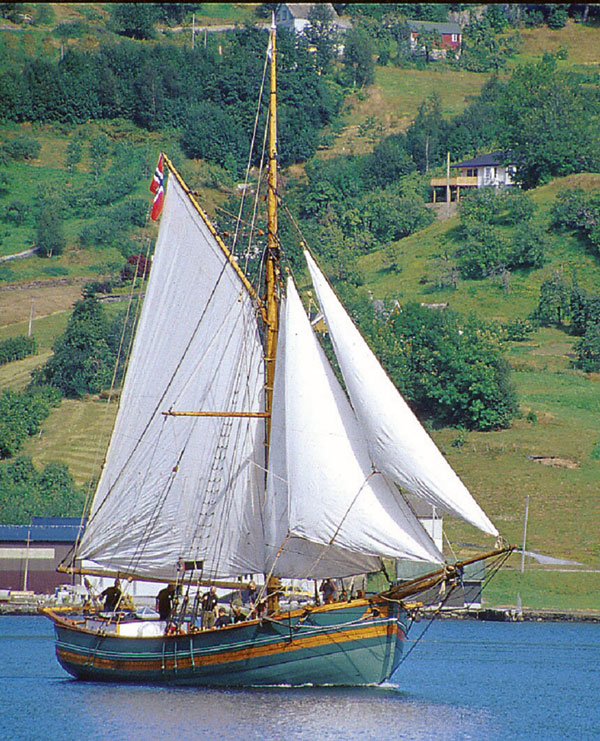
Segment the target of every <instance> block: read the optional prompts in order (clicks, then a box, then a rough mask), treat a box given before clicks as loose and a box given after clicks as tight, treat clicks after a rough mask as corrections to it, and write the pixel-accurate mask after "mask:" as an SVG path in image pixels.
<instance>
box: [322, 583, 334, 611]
mask: <svg viewBox="0 0 600 741" xmlns="http://www.w3.org/2000/svg"><path fill="white" fill-rule="evenodd" d="M320 590H321V592H323V604H325V605H330V604H331V603H332V602H334V601H335V593H336V592H337V587H336V585H335V584H334V583H333V582H332V581H331V579H324V580H323V582H322V583H321V587H320Z"/></svg>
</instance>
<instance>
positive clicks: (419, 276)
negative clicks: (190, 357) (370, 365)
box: [0, 3, 600, 608]
mask: <svg viewBox="0 0 600 741" xmlns="http://www.w3.org/2000/svg"><path fill="white" fill-rule="evenodd" d="M90 7H91V6H90ZM94 8H96V5H94ZM98 9H99V12H101V13H103V12H104V9H103V7H102V6H101V5H98ZM217 9H218V10H217ZM82 12H83V11H82V10H81V6H72V5H69V4H59V5H58V6H57V22H63V21H64V20H73V19H75V20H76V19H77V18H79V17H80V16H81V13H82ZM86 12H88V11H86ZM240 13H241V14H242V15H243V14H244V13H246V4H233V3H231V4H225V3H224V4H221V5H220V6H217V5H213V4H204V5H203V11H202V15H201V17H197V18H196V22H197V23H198V24H201V23H207V24H208V23H212V24H217V23H220V22H222V23H229V22H232V21H236V20H240ZM599 34H600V32H599V31H598V29H597V28H594V27H583V26H581V25H580V24H573V23H569V24H568V26H567V27H566V28H565V29H563V30H561V31H550V30H549V29H534V30H528V31H522V32H521V36H522V45H521V47H520V51H519V54H518V56H517V57H516V58H515V60H513V62H512V63H511V64H516V63H518V62H520V61H527V60H530V59H533V58H536V57H539V56H540V55H541V54H542V53H543V52H544V51H546V50H549V51H555V50H557V49H559V48H565V49H566V50H567V57H566V59H564V60H562V61H561V62H560V64H561V65H563V66H569V65H571V66H573V67H582V66H585V67H587V68H590V69H598V65H599V64H600V44H598V43H597V40H598V37H599ZM485 80H486V76H485V75H477V74H473V73H467V72H464V71H457V70H454V69H450V68H446V67H442V66H434V65H432V67H431V69H425V70H400V69H397V68H394V67H379V68H377V71H376V82H375V85H374V86H372V87H371V88H369V89H368V90H366V91H363V92H362V93H361V94H357V95H355V96H354V97H353V98H352V99H351V101H350V106H349V107H348V110H347V114H346V119H345V128H344V129H343V130H342V132H341V134H339V136H338V137H337V138H336V140H335V143H334V145H333V147H332V148H331V149H329V150H323V151H322V152H320V154H319V156H325V157H327V156H331V154H340V153H347V154H349V153H358V152H363V151H368V149H370V148H372V146H373V145H374V143H375V142H376V141H377V139H378V138H379V137H380V136H383V135H385V134H387V133H391V132H394V131H401V130H404V129H405V128H406V126H407V125H408V123H409V122H410V121H411V120H412V119H413V118H414V116H415V114H416V112H417V110H418V106H419V104H420V102H421V100H422V99H423V98H424V97H426V96H427V95H429V94H430V93H431V92H434V91H435V92H438V93H439V94H440V96H441V99H442V106H443V110H444V112H445V114H446V115H451V114H452V115H453V114H455V113H457V112H459V111H460V110H462V108H463V107H464V106H465V104H466V102H467V101H468V99H469V97H470V96H473V95H476V94H477V92H478V91H479V90H480V89H481V86H482V85H483V84H484V82H485ZM102 128H103V130H104V131H105V132H106V133H108V134H109V136H111V137H113V136H114V137H115V138H118V137H124V138H127V139H128V140H132V141H134V142H135V143H137V144H148V145H149V146H151V147H152V148H153V149H154V150H156V151H158V149H159V148H160V147H166V148H167V150H168V149H169V146H172V144H173V142H174V139H175V137H174V135H173V134H172V133H170V134H164V135H162V134H158V133H148V132H145V131H142V130H139V129H137V128H135V127H133V126H131V125H129V124H123V123H122V122H114V123H112V124H110V125H109V124H106V125H105V124H103V125H102ZM17 132H27V133H30V134H32V135H33V136H35V138H37V139H39V140H40V142H41V145H42V149H41V153H40V156H39V158H38V159H37V160H35V161H33V162H31V163H23V162H20V163H14V164H11V165H9V166H8V168H7V175H8V186H7V187H8V193H7V194H4V195H3V196H2V198H3V201H2V203H6V201H7V200H27V199H30V198H31V197H32V194H33V193H34V192H35V190H36V188H37V187H38V186H39V185H40V184H46V187H48V186H47V184H48V183H51V182H54V181H55V180H56V179H61V180H64V179H67V178H68V177H69V174H68V172H67V170H66V165H65V152H66V146H67V142H68V138H69V136H70V135H71V134H72V133H73V132H72V131H70V130H68V129H65V128H61V127H58V126H49V125H45V126H39V127H35V128H34V127H31V126H28V125H27V124H21V125H11V126H7V127H4V128H0V134H2V136H3V138H4V137H6V136H7V135H8V136H12V135H14V134H15V133H17ZM89 168H90V163H89V160H88V159H86V157H84V159H83V161H82V163H81V165H79V166H78V171H79V174H78V173H75V174H74V175H73V178H75V180H76V179H77V177H83V176H85V175H86V174H87V173H89ZM185 168H186V172H185V174H186V176H187V177H189V178H190V180H191V182H190V185H191V186H192V187H193V188H198V189H200V190H202V192H203V194H204V195H205V197H206V201H207V203H208V210H209V211H210V212H214V207H215V205H216V204H218V203H220V202H222V200H223V198H224V197H226V193H225V192H224V190H223V189H218V188H211V187H209V185H210V183H211V178H210V177H209V175H210V173H208V172H207V170H206V168H205V167H204V165H203V164H202V163H190V162H186V163H185ZM573 186H578V187H583V188H585V189H588V190H589V189H592V188H600V175H598V174H585V175H577V176H570V177H568V178H562V179H560V180H556V181H554V182H552V183H550V184H548V185H546V186H544V187H542V188H539V189H537V190H536V191H534V192H533V194H532V197H533V198H534V200H535V201H536V204H537V205H538V207H539V209H538V214H537V216H536V219H538V220H540V221H544V220H547V212H548V209H549V208H550V206H551V204H552V201H553V199H554V198H555V196H556V193H557V192H559V191H560V190H562V189H564V188H565V187H573ZM136 195H137V196H139V197H142V196H143V197H145V198H148V199H150V196H149V193H148V182H143V183H140V186H139V189H138V191H136ZM84 223H85V220H82V219H79V220H72V221H70V222H69V223H68V225H67V248H66V250H65V253H64V254H63V255H62V256H60V257H54V258H51V259H48V260H42V259H39V258H37V257H31V258H27V259H22V260H15V261H10V262H6V263H0V339H4V338H5V337H8V336H14V335H15V334H23V333H27V330H28V323H29V316H30V312H31V306H32V303H33V311H34V321H33V330H34V334H35V336H36V338H37V340H38V344H39V346H40V351H39V353H38V355H37V356H36V357H34V358H27V359H25V360H22V361H18V362H16V363H12V364H10V365H8V366H4V367H2V368H0V388H22V387H24V386H25V385H26V384H27V382H28V377H29V373H30V372H31V370H32V369H33V368H34V367H35V366H36V365H38V364H41V363H43V362H44V361H45V360H46V358H47V357H48V355H49V352H50V348H51V345H52V342H53V341H54V338H55V337H56V336H58V335H59V334H60V333H61V332H62V331H63V329H64V327H65V324H66V321H67V318H68V313H69V311H70V307H71V306H72V305H73V303H74V301H75V300H77V298H78V297H79V296H80V294H81V288H82V285H83V283H84V282H85V281H86V280H88V279H90V278H96V277H99V276H102V275H105V274H106V273H108V272H110V271H111V270H112V269H113V266H114V264H116V263H118V261H119V260H121V259H122V257H121V255H120V254H119V253H118V251H117V250H115V249H114V248H108V249H107V248H105V247H103V246H102V245H96V246H94V247H90V248H86V249H82V248H81V246H80V245H79V243H78V239H77V237H78V234H79V231H80V229H81V227H82V225H83V224H84ZM457 224H458V217H456V216H452V217H450V218H448V219H444V220H439V221H436V222H435V223H434V224H432V225H431V226H430V227H428V228H427V229H425V230H423V231H422V232H419V233H418V234H414V235H412V236H411V237H408V238H406V239H404V240H401V241H400V242H399V243H398V248H399V249H400V250H401V255H402V257H401V259H400V272H391V271H390V270H388V269H387V268H386V263H385V256H384V255H383V254H381V253H377V252H376V253H372V254H369V255H365V256H364V257H361V258H360V268H361V269H362V271H363V273H364V275H365V282H366V285H367V286H368V287H369V288H370V289H371V290H372V291H373V294H374V296H375V297H376V298H390V299H398V300H399V301H401V302H404V301H408V300H416V301H422V302H428V303H437V302H448V303H449V305H450V306H451V307H452V308H454V309H456V310H458V311H460V312H475V313H476V314H477V315H478V316H479V317H481V318H484V319H489V320H491V319H494V320H498V321H501V322H506V321H509V320H513V319H516V318H522V317H524V316H526V315H527V314H529V313H530V312H531V311H532V309H533V308H534V306H535V304H536V302H537V298H538V295H539V287H540V284H541V282H542V281H543V280H544V278H546V277H547V276H548V275H549V273H550V271H552V270H554V269H556V268H562V269H563V270H564V271H565V273H566V274H567V275H575V276H577V278H578V280H579V281H580V283H581V284H582V285H583V286H586V287H588V288H589V289H590V290H593V291H594V292H598V286H599V285H600V263H599V262H598V260H597V258H595V257H593V256H591V255H590V254H588V253H586V252H585V250H584V249H582V245H581V244H579V243H578V242H577V240H576V239H575V238H574V237H572V236H569V235H560V236H556V235H553V236H552V238H551V245H550V253H549V261H548V263H547V264H546V265H545V266H544V267H543V268H540V269H539V270H532V271H520V272H516V273H514V274H513V276H512V277H511V280H510V284H509V286H508V290H507V287H506V286H505V285H501V284H499V283H497V282H494V280H493V279H486V280H481V281H465V282H460V283H459V284H458V286H457V288H456V290H449V289H443V290H440V289H438V288H437V287H436V286H437V275H438V273H439V270H440V262H441V261H442V260H443V256H444V254H445V253H446V252H451V250H452V248H453V245H454V244H455V242H454V238H455V230H456V227H457ZM0 230H1V231H0V234H1V235H2V236H1V240H0V256H2V255H8V254H12V253H14V252H19V251H21V250H24V249H27V248H28V247H30V246H31V244H32V242H33V227H32V224H31V223H28V224H24V225H23V226H14V225H6V224H5V223H2V224H1V225H0ZM154 234H155V231H154V228H153V227H151V228H150V229H148V230H145V231H140V232H139V233H138V235H137V236H138V237H139V238H140V239H144V238H146V237H148V236H153V235H154ZM572 346H573V338H572V337H570V336H569V335H568V334H566V333H564V332H561V331H559V330H556V329H540V330H538V331H536V332H535V333H534V334H533V335H531V336H530V337H529V339H528V340H527V341H526V342H521V343H511V344H510V345H509V346H508V348H507V355H508V360H509V362H510V365H511V367H512V370H513V374H512V375H513V381H514V383H515V386H516V389H517V393H518V396H519V400H520V404H521V410H522V414H521V416H520V418H518V419H517V420H516V421H515V423H514V425H513V426H512V427H511V429H509V430H502V431H497V432H492V433H477V432H468V433H464V432H459V431H457V430H454V429H442V430H434V431H433V433H432V434H433V437H434V439H435V440H436V442H437V443H438V445H439V446H440V447H441V449H442V450H443V451H444V453H445V454H446V455H447V457H448V460H449V461H450V463H451V465H452V466H453V467H454V468H455V469H456V470H457V472H458V473H459V475H460V476H461V477H462V478H463V480H464V481H465V483H466V484H467V486H468V487H469V488H470V489H471V491H472V492H473V493H474V495H475V496H476V498H477V499H478V501H479V502H480V503H481V504H482V506H483V508H484V509H485V510H486V512H488V513H489V515H490V517H491V519H492V520H493V521H494V522H495V523H496V524H497V526H498V527H499V529H500V530H501V532H502V533H503V534H504V535H505V536H506V537H507V539H508V540H510V541H511V542H513V543H520V542H521V539H522V534H523V514H524V506H525V498H526V497H529V516H530V519H529V529H528V540H527V546H528V549H530V550H532V551H537V552H540V553H543V554H547V555H550V556H554V557H556V558H561V559H567V560H570V561H575V562H579V563H580V564H583V566H584V567H585V569H586V570H585V571H584V572H581V571H580V572H579V573H577V574H575V575H574V574H572V573H571V572H570V571H566V570H565V569H567V568H569V567H565V566H561V567H560V570H557V569H559V567H549V566H539V565H537V564H536V563H535V562H534V561H532V560H531V559H527V561H526V570H525V573H524V574H521V573H520V571H519V565H520V558H518V557H514V558H513V559H512V561H511V564H510V567H511V568H509V569H507V570H506V571H504V572H502V574H501V575H500V576H499V577H497V578H496V579H495V580H494V581H493V582H492V584H491V586H490V588H489V591H488V599H489V600H490V601H493V602H494V603H496V604H516V599H517V594H520V596H521V599H522V602H523V604H524V605H529V606H531V607H556V608H564V607H580V608H585V607H596V608H599V607H600V597H599V595H600V590H599V589H598V586H600V584H599V583H598V582H599V577H598V574H596V573H594V572H593V569H595V568H598V566H599V565H600V564H599V558H600V545H599V542H598V532H599V531H600V508H599V506H598V495H597V492H598V485H599V482H600V460H599V455H598V451H599V450H600V423H599V421H598V420H599V419H600V377H598V375H594V374H583V373H581V372H579V371H577V370H575V369H573V368H572V367H571V358H572ZM115 412H116V405H115V404H108V403H107V402H106V401H105V400H102V399H100V398H98V397H93V398H90V399H86V400H84V401H80V402H76V401H70V400H65V401H63V402H62V403H61V405H60V406H59V407H58V408H57V409H55V410H53V411H52V413H51V415H50V417H49V418H48V419H47V421H46V422H45V423H44V426H43V430H42V433H41V434H40V435H39V436H38V437H36V438H35V439H32V440H30V441H29V442H28V443H27V445H26V447H25V449H24V451H23V452H24V453H25V454H26V455H30V456H31V457H32V458H33V460H34V463H35V464H36V465H37V466H38V467H39V466H41V465H42V464H44V463H46V462H48V461H50V460H57V459H58V460H61V461H64V462H65V463H67V464H68V465H69V468H70V470H71V472H72V473H73V475H74V477H75V479H76V481H77V483H78V484H85V483H87V482H89V481H90V479H92V478H93V477H95V476H97V475H98V473H99V470H100V465H101V462H102V459H103V456H104V453H105V449H106V445H107V440H108V434H109V431H110V429H111V426H112V424H113V421H114V415H115ZM446 528H447V532H448V535H449V537H450V539H451V540H452V541H453V542H455V543H458V544H459V545H458V548H459V552H460V553H468V552H471V551H472V550H473V548H474V547H475V546H476V547H478V548H479V547H481V546H491V544H490V543H487V542H485V540H484V539H483V537H482V536H481V535H480V534H479V533H478V532H476V531H474V530H473V529H472V528H470V527H468V526H466V525H462V524H460V523H458V522H455V521H451V520H450V519H447V521H446ZM573 568H575V569H581V567H579V566H576V565H575V566H573Z"/></svg>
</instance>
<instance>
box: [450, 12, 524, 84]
mask: <svg viewBox="0 0 600 741" xmlns="http://www.w3.org/2000/svg"><path fill="white" fill-rule="evenodd" d="M489 7H493V6H489ZM497 7H498V8H499V7H500V6H497ZM496 12H498V11H496ZM515 45H516V41H515V39H514V37H512V36H498V35H497V33H496V30H495V28H494V26H493V25H492V19H491V18H490V17H489V16H488V13H486V14H484V15H483V16H482V17H481V18H479V19H478V20H477V19H473V20H471V23H469V25H468V26H466V28H465V30H464V37H463V47H462V54H461V57H460V63H461V66H462V67H465V68H466V69H468V70H470V71H471V72H487V71H488V70H490V69H493V70H494V72H496V74H497V73H498V72H499V71H500V70H501V69H504V67H505V66H506V63H507V61H508V57H509V56H510V55H511V54H513V53H514V51H515Z"/></svg>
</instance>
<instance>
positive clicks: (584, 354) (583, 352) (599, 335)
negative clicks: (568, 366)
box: [575, 323, 600, 373]
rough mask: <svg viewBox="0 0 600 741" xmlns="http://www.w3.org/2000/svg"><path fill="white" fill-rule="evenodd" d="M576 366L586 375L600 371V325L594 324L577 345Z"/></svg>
mask: <svg viewBox="0 0 600 741" xmlns="http://www.w3.org/2000/svg"><path fill="white" fill-rule="evenodd" d="M575 352H576V353H577V361H576V363H575V364H576V366H577V367H578V368H580V369H581V370H583V371H585V372H586V373H598V372H599V371H600V323H597V324H593V325H592V326H591V327H590V328H589V329H588V330H587V332H586V333H585V335H584V336H583V337H582V338H581V339H580V340H579V341H578V342H577V343H575Z"/></svg>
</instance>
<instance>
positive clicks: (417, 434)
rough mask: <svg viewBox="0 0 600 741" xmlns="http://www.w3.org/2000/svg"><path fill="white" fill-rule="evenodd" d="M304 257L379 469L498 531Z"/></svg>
mask: <svg viewBox="0 0 600 741" xmlns="http://www.w3.org/2000/svg"><path fill="white" fill-rule="evenodd" d="M305 257H306V260H307V263H308V267H309V270H310V275H311V278H312V282H313V285H314V287H315V290H316V292H317V296H318V299H319V304H320V306H321V310H322V311H323V314H324V316H325V321H326V323H327V327H328V329H329V333H330V336H331V339H332V342H333V347H334V350H335V354H336V358H337V360H338V363H339V366H340V369H341V371H342V375H343V378H344V383H345V385H346V388H347V390H348V394H349V396H350V400H351V402H352V406H353V408H354V411H355V413H356V416H357V418H358V420H359V422H360V426H361V428H362V431H363V434H364V436H365V439H366V440H367V441H368V446H369V454H370V457H371V460H372V462H373V465H374V466H375V468H376V469H377V470H378V471H381V472H382V473H383V474H384V475H385V476H387V477H389V479H391V480H392V481H394V482H395V483H396V484H398V485H399V486H401V487H403V488H405V489H406V490H407V491H409V492H411V493H413V494H415V495H417V496H419V497H421V498H423V499H425V500H426V501H428V502H430V503H431V504H433V505H435V506H436V507H439V508H440V509H442V510H443V511H445V512H448V513H450V514H453V515H455V516H457V517H460V518H461V519H463V520H465V521H466V522H469V523H471V524H472V525H474V526H475V527H477V528H479V529H480V530H482V531H483V532H485V533H489V534H490V535H498V531H497V530H496V528H495V527H494V525H493V524H492V523H491V521H490V520H489V518H488V517H487V515H486V514H485V513H484V512H483V510H482V509H481V507H480V506H479V505H478V504H477V502H476V501H475V499H474V498H473V497H472V495H471V494H470V492H469V491H468V489H467V488H466V487H465V485H464V484H463V482H462V481H461V480H460V479H459V477H458V476H457V474H456V473H455V472H454V471H453V469H452V468H451V467H450V465H449V464H448V462H447V461H446V459H445V458H444V456H443V455H442V454H441V452H440V451H439V450H438V448H437V447H436V445H435V443H434V442H433V440H432V439H431V438H430V437H429V435H428V434H427V433H426V432H425V430H424V429H423V427H422V426H421V424H420V422H419V421H418V419H417V418H416V416H415V415H414V414H413V412H412V410H411V409H410V407H409V406H408V404H407V403H406V402H405V401H404V399H403V398H402V396H401V395H400V394H399V393H398V391H397V389H396V387H395V386H394V384H393V383H392V382H391V380H390V379H389V377H388V376H387V374H386V372H385V371H384V370H383V368H382V367H381V365H380V363H379V361H378V360H377V358H376V357H375V355H374V354H373V353H372V351H371V350H370V348H369V347H368V345H367V343H366V342H365V340H364V339H363V338H362V336H361V334H360V332H359V331H358V330H357V329H356V327H355V326H354V324H353V322H352V320H351V319H350V317H349V316H348V314H347V312H346V311H345V309H344V308H343V306H342V305H341V303H340V302H339V300H338V298H337V297H336V295H335V293H334V292H333V290H332V289H331V287H330V286H329V284H328V282H327V280H326V279H325V277H324V276H323V274H322V273H321V271H320V270H319V268H318V267H317V265H316V263H315V262H314V260H313V259H312V257H311V256H310V254H309V253H308V252H307V251H305Z"/></svg>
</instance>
